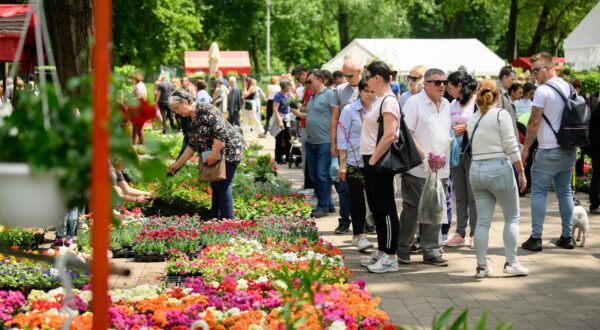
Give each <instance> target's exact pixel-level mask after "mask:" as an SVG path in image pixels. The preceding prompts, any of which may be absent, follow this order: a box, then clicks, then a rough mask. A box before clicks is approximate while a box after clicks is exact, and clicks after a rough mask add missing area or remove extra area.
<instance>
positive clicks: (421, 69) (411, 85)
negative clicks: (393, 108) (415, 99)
mask: <svg viewBox="0 0 600 330" xmlns="http://www.w3.org/2000/svg"><path fill="white" fill-rule="evenodd" d="M425 71H427V68H426V67H425V66H423V65H417V66H415V67H413V68H411V69H410V72H409V73H408V76H406V78H407V80H408V90H407V91H406V92H404V93H402V96H400V108H401V109H402V108H404V104H406V101H408V99H409V98H410V97H411V96H413V95H416V94H417V93H419V92H420V91H421V89H422V88H423V75H424V74H425Z"/></svg>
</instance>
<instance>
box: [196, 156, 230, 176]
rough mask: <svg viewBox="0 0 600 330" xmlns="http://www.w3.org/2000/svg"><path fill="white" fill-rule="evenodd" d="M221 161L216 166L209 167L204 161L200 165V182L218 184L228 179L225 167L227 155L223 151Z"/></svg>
mask: <svg viewBox="0 0 600 330" xmlns="http://www.w3.org/2000/svg"><path fill="white" fill-rule="evenodd" d="M220 158H221V159H219V160H217V162H216V163H215V164H214V165H210V166H209V165H208V164H206V162H205V161H204V158H203V159H202V161H201V162H199V163H198V180H200V181H204V182H217V181H223V180H225V179H226V178H227V171H226V166H225V155H224V154H223V149H221V157H220Z"/></svg>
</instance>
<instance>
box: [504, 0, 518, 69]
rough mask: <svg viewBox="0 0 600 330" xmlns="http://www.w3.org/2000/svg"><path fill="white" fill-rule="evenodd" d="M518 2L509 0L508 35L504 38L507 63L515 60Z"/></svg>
mask: <svg viewBox="0 0 600 330" xmlns="http://www.w3.org/2000/svg"><path fill="white" fill-rule="evenodd" d="M518 2H519V1H518V0H510V15H509V17H508V35H507V38H506V58H507V59H508V61H509V62H512V61H513V60H514V59H515V47H516V40H517V18H518V15H519V5H518Z"/></svg>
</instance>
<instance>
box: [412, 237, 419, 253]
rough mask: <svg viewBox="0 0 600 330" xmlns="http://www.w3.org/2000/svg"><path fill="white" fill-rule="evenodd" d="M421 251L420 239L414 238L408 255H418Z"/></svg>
mask: <svg viewBox="0 0 600 330" xmlns="http://www.w3.org/2000/svg"><path fill="white" fill-rule="evenodd" d="M421 250H422V247H421V239H420V238H419V237H416V238H415V239H414V240H413V243H412V245H411V246H410V251H409V253H413V254H414V253H420V252H421Z"/></svg>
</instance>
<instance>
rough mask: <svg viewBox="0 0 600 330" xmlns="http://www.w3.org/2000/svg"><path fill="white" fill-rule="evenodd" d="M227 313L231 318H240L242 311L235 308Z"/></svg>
mask: <svg viewBox="0 0 600 330" xmlns="http://www.w3.org/2000/svg"><path fill="white" fill-rule="evenodd" d="M227 313H228V314H229V315H231V316H238V315H240V313H241V311H240V309H239V308H237V307H233V308H231V309H229V310H228V311H227Z"/></svg>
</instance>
